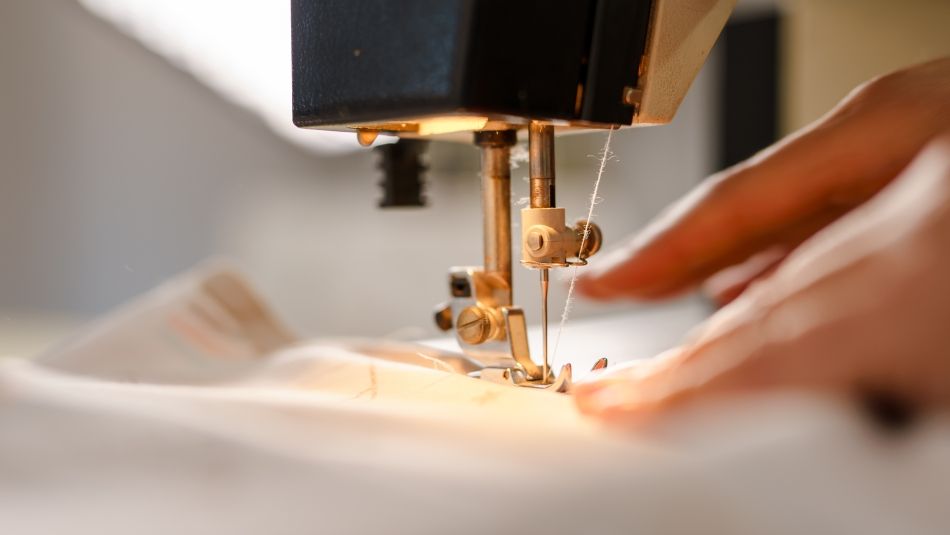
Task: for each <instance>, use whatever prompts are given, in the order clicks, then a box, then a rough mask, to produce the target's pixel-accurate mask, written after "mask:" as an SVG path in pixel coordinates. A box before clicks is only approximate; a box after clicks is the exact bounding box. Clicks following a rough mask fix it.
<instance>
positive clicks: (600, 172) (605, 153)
mask: <svg viewBox="0 0 950 535" xmlns="http://www.w3.org/2000/svg"><path fill="white" fill-rule="evenodd" d="M613 135H614V128H613V127H611V128H610V130H609V131H607V141H606V142H604V148H603V150H602V151H601V152H600V167H599V168H598V169H597V178H596V179H595V180H594V191H593V192H592V193H591V194H590V208H589V209H588V210H587V223H586V224H585V225H584V236H583V237H582V238H581V247H580V249H579V250H581V251H583V250H584V246H586V245H587V237H588V236H589V235H590V223H591V219H593V217H594V205H596V204H598V203H599V202H600V198H599V197H598V196H597V191H598V190H599V189H600V179H601V178H602V177H603V176H604V167H605V166H606V165H607V160H610V159H612V158H613V155H612V154H611V153H610V139H611V138H612V137H613ZM576 282H577V266H576V265H575V266H573V267H572V268H571V284H570V285H569V286H568V287H567V298H566V299H565V300H564V311H563V312H561V324H560V325H559V326H558V328H557V336H556V337H555V338H554V351H552V352H551V362H552V364H553V363H554V362H555V359H556V358H557V346H558V344H560V343H561V332H562V331H563V330H564V324H565V323H566V322H567V316H568V314H570V312H571V304H572V303H573V299H574V284H575V283H576Z"/></svg>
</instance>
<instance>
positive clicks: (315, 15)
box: [292, 0, 735, 391]
mask: <svg viewBox="0 0 950 535" xmlns="http://www.w3.org/2000/svg"><path fill="white" fill-rule="evenodd" d="M734 5H735V0H507V1H505V0H401V1H399V2H393V1H391V0H293V3H292V42H293V117H294V123H295V124H296V125H297V126H299V127H304V128H320V129H332V130H345V131H352V132H354V133H355V134H356V136H357V137H358V139H359V141H360V143H361V144H363V145H367V146H368V145H371V144H372V143H373V142H374V140H375V139H376V137H377V136H378V135H379V134H384V135H395V136H399V137H400V138H401V139H410V140H411V139H426V140H428V139H450V140H464V141H468V140H474V143H475V145H476V146H477V147H478V148H479V149H480V151H481V175H482V199H481V203H482V210H483V212H484V265H483V266H478V267H456V268H452V269H451V270H450V273H449V288H448V290H449V296H450V299H449V301H448V303H447V304H445V305H443V306H441V307H440V308H439V309H438V310H437V312H436V323H437V324H438V326H439V327H440V328H442V329H443V330H445V331H454V332H455V336H456V338H457V340H458V343H459V345H460V346H461V348H462V350H463V352H464V353H465V355H466V358H464V359H461V360H459V361H456V362H455V365H456V367H458V368H459V369H460V371H464V372H467V373H470V374H472V375H477V376H480V377H482V378H483V379H489V380H493V381H499V382H506V383H511V384H516V385H522V386H533V387H542V388H551V389H554V390H558V391H563V390H565V389H567V388H568V387H569V385H570V378H571V369H570V365H566V366H565V367H563V368H562V369H561V370H560V372H559V373H557V374H556V375H555V374H554V373H553V372H552V371H551V370H550V367H549V365H548V354H547V353H548V351H547V286H548V280H549V270H551V269H556V268H563V267H568V266H582V265H584V264H586V261H587V258H589V257H590V256H592V255H593V254H595V253H596V252H597V251H598V250H599V249H600V246H601V243H602V241H603V237H602V232H601V230H600V228H599V227H597V226H596V225H595V224H593V223H592V222H590V221H586V220H580V221H578V222H576V223H575V224H573V225H569V224H568V223H567V218H566V214H565V212H564V209H563V208H558V207H557V203H556V196H555V190H556V187H555V186H556V179H555V155H554V136H555V134H559V133H563V132H571V131H585V130H588V131H589V130H596V129H613V128H620V127H625V126H645V125H655V124H663V123H667V122H669V121H670V120H672V118H673V116H674V114H675V113H676V110H677V108H678V106H679V104H680V102H681V101H682V99H683V97H684V96H685V94H686V91H687V90H688V88H689V86H690V84H691V83H692V80H693V78H694V77H695V75H696V74H697V72H698V71H699V69H700V67H701V66H702V64H703V62H704V61H705V59H706V56H707V54H708V53H709V50H710V49H711V48H712V46H713V43H714V42H715V40H716V38H717V37H718V35H719V32H720V31H721V29H722V27H723V25H724V24H725V21H726V19H727V18H728V16H729V14H730V12H731V11H732V8H733V7H734ZM525 136H526V137H527V139H528V144H529V168H530V206H529V207H528V208H525V209H523V210H522V211H521V234H520V236H519V237H518V239H519V244H520V250H521V258H520V262H521V264H522V266H524V267H525V268H528V269H535V270H538V271H539V273H540V275H539V278H540V281H541V289H542V296H543V297H542V303H541V323H542V328H543V330H544V333H545V334H544V336H543V340H544V342H543V349H542V358H541V363H540V364H538V363H536V362H535V361H534V360H533V359H532V357H531V353H530V351H529V347H528V337H527V324H526V319H525V312H524V310H523V309H522V308H521V307H519V306H516V305H515V302H514V299H513V288H512V276H511V275H512V231H511V229H512V227H511V194H510V189H511V184H510V183H511V173H510V150H511V147H512V146H513V145H515V144H516V143H517V141H518V139H519V137H522V138H523V137H525ZM413 147H416V148H410V149H399V148H397V147H395V146H394V147H392V148H390V149H387V150H388V152H389V153H390V155H391V156H392V158H393V159H392V162H391V165H389V166H388V167H390V168H391V169H390V171H392V170H402V171H403V172H401V173H395V172H394V173H389V175H390V179H389V182H390V184H389V185H388V186H387V192H388V193H387V197H386V199H384V202H383V204H385V205H391V204H397V205H398V204H402V203H406V204H419V203H421V200H420V195H419V194H418V191H419V180H418V171H419V169H420V167H421V166H420V165H419V164H418V161H417V157H418V149H417V147H418V145H415V146H413ZM384 167H387V166H386V165H384ZM400 177H402V178H401V179H400ZM413 191H414V192H413ZM407 192H408V193H407ZM459 362H462V364H459ZM604 365H606V361H604V360H602V361H599V362H598V363H597V364H596V365H595V368H596V367H601V366H604Z"/></svg>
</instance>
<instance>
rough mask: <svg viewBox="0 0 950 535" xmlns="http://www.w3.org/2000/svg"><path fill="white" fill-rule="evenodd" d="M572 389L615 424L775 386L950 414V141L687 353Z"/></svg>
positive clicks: (826, 234) (723, 313) (839, 224)
mask: <svg viewBox="0 0 950 535" xmlns="http://www.w3.org/2000/svg"><path fill="white" fill-rule="evenodd" d="M575 387H576V388H575V392H576V399H577V403H578V405H579V407H580V408H581V410H582V411H584V412H587V413H593V414H597V415H599V416H601V417H604V418H607V419H617V418H626V417H631V416H636V415H641V416H642V415H644V414H648V413H651V412H655V411H658V410H661V409H665V408H668V407H672V406H677V405H680V404H682V403H683V402H687V401H695V400H699V399H708V398H710V397H715V396H717V395H722V394H732V393H736V392H744V391H750V390H759V389H776V388H798V389H801V388H807V389H812V390H827V391H834V392H855V393H858V394H861V393H864V392H874V393H885V394H886V395H888V396H892V397H895V398H897V399H899V400H902V401H904V402H908V403H911V404H913V405H918V406H945V407H946V406H950V132H948V134H945V135H943V136H942V137H938V138H937V139H936V140H934V141H933V142H932V143H931V144H930V145H929V146H928V147H927V148H926V149H925V150H924V151H923V152H922V153H921V154H920V155H919V156H918V157H917V158H916V159H915V160H914V161H913V163H912V164H911V165H910V166H909V167H908V168H907V169H906V170H905V171H903V172H902V173H901V174H900V176H899V177H898V178H897V179H896V180H895V181H894V183H893V184H891V185H890V186H888V187H887V188H886V189H884V190H883V191H882V192H881V193H880V194H879V195H877V196H876V197H875V198H874V199H871V200H870V201H868V202H867V203H865V204H864V205H863V206H861V207H859V208H857V209H855V210H853V211H852V212H851V213H849V214H847V215H845V216H844V217H842V218H841V219H840V220H838V221H836V222H835V223H833V224H831V225H830V226H828V227H827V228H826V229H824V230H823V231H821V232H819V233H818V234H816V235H815V236H813V237H812V238H811V239H809V240H808V241H807V242H805V243H804V244H802V245H801V246H800V247H799V248H797V249H796V250H795V251H794V252H793V253H792V254H791V255H790V256H789V257H788V258H787V259H786V260H785V261H784V262H783V263H782V264H781V265H780V266H779V267H778V269H777V270H776V271H775V272H774V274H772V275H771V276H770V277H768V278H766V279H763V280H761V281H759V282H756V283H755V284H753V285H752V286H751V287H750V288H749V289H748V290H747V291H746V292H744V293H743V294H742V295H741V296H740V297H738V298H737V299H736V300H735V301H733V302H732V303H730V304H729V305H727V306H726V307H725V308H723V309H721V310H720V311H719V312H718V313H716V314H715V315H713V317H712V318H710V320H709V321H708V322H707V323H706V324H705V325H703V326H702V327H701V329H700V330H699V332H698V333H696V335H695V336H694V337H692V339H691V340H689V341H688V342H687V343H686V344H685V345H684V346H682V347H680V348H677V349H674V350H672V351H670V352H668V353H666V354H664V355H662V356H660V357H658V358H657V359H654V360H650V361H643V362H634V363H631V364H628V365H626V366H621V367H618V368H614V369H613V370H612V371H609V372H607V373H605V374H603V375H599V376H596V377H595V378H594V379H593V380H592V381H589V382H586V383H581V384H578V385H575Z"/></svg>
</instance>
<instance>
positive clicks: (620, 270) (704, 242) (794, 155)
mask: <svg viewBox="0 0 950 535" xmlns="http://www.w3.org/2000/svg"><path fill="white" fill-rule="evenodd" d="M891 92H894V91H893V90H891ZM882 94H883V96H881V95H882ZM867 95H870V96H867ZM891 100H892V98H890V95H889V94H886V93H885V91H883V90H874V91H871V90H865V91H864V92H863V93H861V92H859V93H858V94H857V95H856V96H853V97H852V98H851V100H850V101H849V102H846V103H845V104H844V105H843V106H842V107H840V108H839V109H838V110H836V111H835V112H833V113H832V114H829V116H827V117H826V118H824V119H822V120H820V121H819V122H818V123H816V124H815V125H813V126H811V127H810V128H808V129H806V130H804V131H802V132H801V133H799V134H797V135H795V136H793V137H791V138H789V139H786V140H785V141H783V142H781V143H779V144H777V145H776V146H774V147H773V148H770V149H769V150H767V151H765V152H763V153H760V154H759V155H757V156H756V157H754V158H753V159H752V160H750V161H749V162H746V163H743V164H740V165H739V166H736V167H734V168H732V169H729V170H726V171H724V172H723V173H720V174H718V175H715V176H713V177H711V178H710V179H709V180H707V181H706V182H705V183H704V184H703V185H702V186H700V187H699V188H698V189H697V190H696V191H695V192H693V193H692V194H690V195H689V196H688V197H686V198H685V199H684V200H682V201H681V202H679V203H677V204H676V205H674V206H673V207H672V208H671V209H669V210H668V211H667V212H666V213H664V214H663V215H661V216H660V217H659V218H658V219H657V220H656V221H655V222H654V223H652V224H651V225H650V226H649V227H648V228H647V230H646V231H644V232H643V233H642V234H641V235H640V236H639V237H637V238H636V239H635V240H634V241H632V242H630V243H628V244H627V245H626V246H624V247H622V248H621V249H620V250H618V251H616V252H615V253H613V254H611V255H608V256H607V257H606V258H605V259H604V260H603V261H601V262H598V263H596V264H595V265H594V266H592V269H590V270H588V272H587V273H585V274H584V275H583V276H582V277H581V279H580V280H579V281H578V290H579V291H580V292H581V293H582V294H584V295H587V296H589V297H593V298H612V297H634V298H657V297H665V296H667V295H670V294H673V293H676V292H679V291H683V290H685V289H688V288H689V287H691V286H693V285H695V284H696V283H698V282H699V281H701V280H703V279H705V278H706V277H709V276H710V275H712V274H714V273H716V272H718V271H720V270H722V269H723V268H725V267H728V266H730V265H734V264H736V263H739V262H742V261H743V260H745V259H746V258H748V257H749V256H750V255H752V254H754V253H756V252H758V251H760V250H762V249H764V248H767V247H769V246H771V245H774V244H775V243H781V240H783V239H784V237H785V235H786V234H787V233H788V229H789V228H794V227H796V226H798V225H801V224H802V223H804V222H808V221H811V220H815V219H817V218H819V216H820V215H821V214H823V213H836V214H837V216H840V215H841V214H843V213H845V212H847V211H848V210H849V209H851V208H853V207H855V206H857V205H859V204H861V203H863V202H864V201H866V200H867V199H868V198H870V197H871V196H873V195H874V194H875V193H877V192H878V191H879V190H880V189H881V188H882V187H883V186H885V185H886V184H887V183H888V182H889V181H890V180H892V179H893V177H894V176H896V175H897V174H898V173H899V171H900V170H901V169H902V168H903V167H904V166H905V165H906V164H907V163H908V162H909V161H910V159H911V158H912V157H913V156H914V154H915V153H916V151H917V150H918V149H919V148H920V147H921V146H922V145H923V144H924V143H925V142H926V140H927V139H929V137H932V136H933V135H934V128H931V126H930V125H929V124H928V125H925V126H921V125H920V123H921V121H922V119H921V118H920V117H919V116H918V115H919V114H918V115H914V114H906V113H904V114H902V113H901V112H900V107H895V106H892V105H890V104H893V103H892V102H891Z"/></svg>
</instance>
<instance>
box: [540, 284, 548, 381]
mask: <svg viewBox="0 0 950 535" xmlns="http://www.w3.org/2000/svg"><path fill="white" fill-rule="evenodd" d="M541 336H542V341H541V347H542V350H541V353H542V355H543V357H544V360H543V361H542V363H541V382H542V383H543V384H546V383H547V382H548V268H542V269H541Z"/></svg>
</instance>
